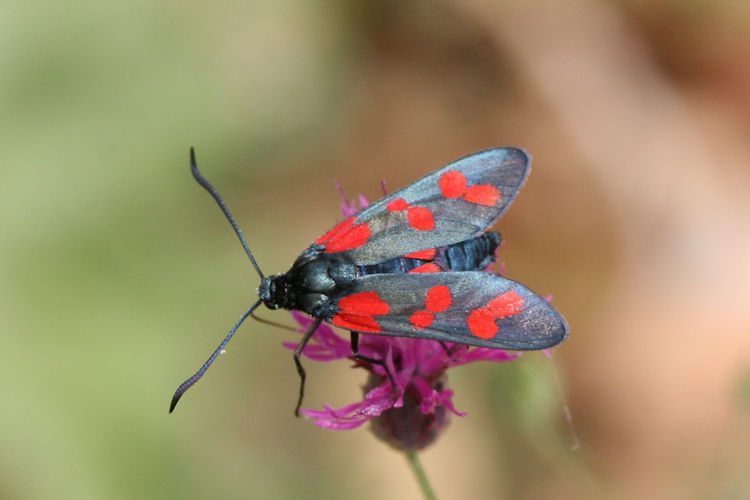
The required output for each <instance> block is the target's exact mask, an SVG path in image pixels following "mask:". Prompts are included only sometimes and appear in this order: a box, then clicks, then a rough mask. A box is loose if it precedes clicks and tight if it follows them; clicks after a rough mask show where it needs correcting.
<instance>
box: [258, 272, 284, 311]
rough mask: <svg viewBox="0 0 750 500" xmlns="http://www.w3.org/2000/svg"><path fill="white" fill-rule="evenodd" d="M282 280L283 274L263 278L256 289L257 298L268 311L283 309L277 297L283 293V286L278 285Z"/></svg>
mask: <svg viewBox="0 0 750 500" xmlns="http://www.w3.org/2000/svg"><path fill="white" fill-rule="evenodd" d="M283 278H284V275H283V274H277V275H276V276H267V277H265V278H263V280H262V281H261V282H260V286H259V287H258V297H259V298H260V300H262V301H263V303H264V304H265V305H266V307H267V308H269V309H279V308H280V307H283V304H282V303H281V301H280V299H281V297H279V296H278V294H279V293H280V292H283V290H284V286H283V285H282V284H281V283H279V281H280V280H282V279H283Z"/></svg>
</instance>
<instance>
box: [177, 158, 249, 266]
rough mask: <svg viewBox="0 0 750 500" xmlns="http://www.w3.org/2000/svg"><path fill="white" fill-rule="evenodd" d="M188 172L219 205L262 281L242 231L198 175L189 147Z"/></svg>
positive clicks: (203, 179) (196, 165)
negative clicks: (189, 171)
mask: <svg viewBox="0 0 750 500" xmlns="http://www.w3.org/2000/svg"><path fill="white" fill-rule="evenodd" d="M190 170H191V171H192V172H193V177H195V180H196V181H198V184H200V185H201V186H203V187H204V188H205V189H206V191H208V192H209V193H211V196H213V197H214V200H216V203H218V204H219V208H221V211H222V212H224V215H225V216H226V218H227V220H228V221H229V223H230V224H231V225H232V228H233V229H234V232H235V234H236V235H237V237H238V238H239V239H240V243H242V247H243V248H244V249H245V253H246V254H247V256H248V257H250V262H252V264H253V267H254V268H255V271H256V272H257V273H258V275H259V276H260V279H263V278H264V276H263V272H262V271H261V270H260V267H258V263H257V262H255V257H253V252H251V251H250V247H249V246H247V242H246V241H245V237H244V236H242V230H241V229H240V226H238V225H237V222H236V221H235V220H234V217H232V213H231V212H230V211H229V209H228V208H227V205H226V203H224V200H222V199H221V196H219V193H218V192H217V191H216V189H215V188H214V187H213V186H212V185H211V183H210V182H208V181H207V180H206V178H205V177H203V175H202V174H201V173H200V171H199V170H198V164H197V163H196V162H195V150H194V149H193V148H192V147H191V148H190Z"/></svg>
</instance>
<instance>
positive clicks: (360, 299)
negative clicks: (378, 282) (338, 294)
mask: <svg viewBox="0 0 750 500" xmlns="http://www.w3.org/2000/svg"><path fill="white" fill-rule="evenodd" d="M337 306H338V309H339V312H338V313H337V314H336V315H335V316H334V317H333V319H331V323H333V324H334V325H336V326H340V327H341V328H348V329H351V330H357V331H359V332H366V333H379V332H381V331H382V330H383V328H382V327H381V326H380V325H379V324H378V322H377V321H376V320H375V318H374V316H383V315H385V314H388V311H390V310H391V307H390V306H389V305H388V304H387V303H386V302H384V301H383V300H382V299H381V298H380V296H379V295H378V294H377V292H359V293H355V294H353V295H347V296H346V297H342V298H341V300H339V302H338V304H337Z"/></svg>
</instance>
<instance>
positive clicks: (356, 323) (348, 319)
mask: <svg viewBox="0 0 750 500" xmlns="http://www.w3.org/2000/svg"><path fill="white" fill-rule="evenodd" d="M331 323H333V324H334V325H336V326H340V327H341V328H346V329H347V330H356V331H358V332H365V333H380V332H381V331H383V328H382V327H381V326H380V325H379V324H378V322H377V321H375V318H373V317H372V316H362V315H361V314H348V313H338V314H337V315H335V316H334V317H333V319H332V320H331Z"/></svg>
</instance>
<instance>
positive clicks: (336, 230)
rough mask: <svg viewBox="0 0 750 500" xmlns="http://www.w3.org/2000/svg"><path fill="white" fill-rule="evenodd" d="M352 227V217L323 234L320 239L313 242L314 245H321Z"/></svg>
mask: <svg viewBox="0 0 750 500" xmlns="http://www.w3.org/2000/svg"><path fill="white" fill-rule="evenodd" d="M352 225H354V217H353V216H352V217H349V218H348V219H346V220H345V221H343V222H341V223H339V224H337V225H336V226H334V227H333V229H331V230H330V231H328V232H327V233H326V234H324V235H323V236H321V237H320V238H318V239H317V240H315V243H317V244H318V245H322V244H323V243H325V242H326V241H328V240H330V239H331V238H333V237H334V236H335V235H336V234H337V233H340V232H344V231H347V230H348V229H349V228H351V227H352Z"/></svg>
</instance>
